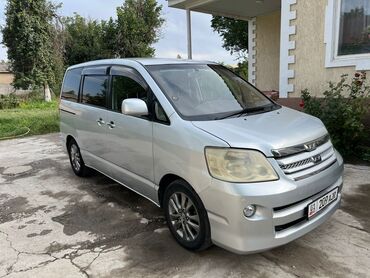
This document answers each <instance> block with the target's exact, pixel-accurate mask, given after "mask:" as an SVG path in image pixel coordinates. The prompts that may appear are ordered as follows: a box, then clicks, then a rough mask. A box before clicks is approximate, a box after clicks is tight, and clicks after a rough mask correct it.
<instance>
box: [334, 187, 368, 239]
mask: <svg viewBox="0 0 370 278" xmlns="http://www.w3.org/2000/svg"><path fill="white" fill-rule="evenodd" d="M355 192H356V193H355V194H353V195H348V194H347V195H345V196H344V198H343V202H342V206H341V208H342V210H344V211H345V212H347V213H349V214H351V215H352V216H354V217H355V218H356V219H357V220H358V221H359V222H360V223H361V225H362V226H363V228H364V230H365V231H366V232H367V233H370V184H362V185H359V186H358V187H357V190H356V191H355Z"/></svg>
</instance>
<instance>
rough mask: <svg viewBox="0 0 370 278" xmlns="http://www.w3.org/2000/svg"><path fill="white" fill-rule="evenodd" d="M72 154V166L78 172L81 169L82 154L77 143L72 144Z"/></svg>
mask: <svg viewBox="0 0 370 278" xmlns="http://www.w3.org/2000/svg"><path fill="white" fill-rule="evenodd" d="M70 154H71V162H72V166H73V168H74V169H75V170H76V171H77V172H79V171H80V169H81V155H80V151H79V150H78V147H77V146H76V145H75V144H72V146H71V150H70Z"/></svg>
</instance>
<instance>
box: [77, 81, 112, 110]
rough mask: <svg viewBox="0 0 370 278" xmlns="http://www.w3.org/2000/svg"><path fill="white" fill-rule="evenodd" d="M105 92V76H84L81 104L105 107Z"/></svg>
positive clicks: (106, 85)
mask: <svg viewBox="0 0 370 278" xmlns="http://www.w3.org/2000/svg"><path fill="white" fill-rule="evenodd" d="M107 92H108V77H107V76H97V75H92V76H85V79H84V85H83V90H82V103H87V104H91V105H95V106H99V107H106V97H107Z"/></svg>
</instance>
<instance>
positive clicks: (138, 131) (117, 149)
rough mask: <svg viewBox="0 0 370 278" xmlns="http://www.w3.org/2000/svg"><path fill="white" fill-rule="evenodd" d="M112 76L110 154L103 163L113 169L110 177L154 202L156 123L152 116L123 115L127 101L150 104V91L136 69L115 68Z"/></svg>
mask: <svg viewBox="0 0 370 278" xmlns="http://www.w3.org/2000/svg"><path fill="white" fill-rule="evenodd" d="M110 73H111V84H112V85H111V98H110V100H111V103H110V104H111V107H110V112H108V117H107V126H108V128H107V137H108V140H109V143H108V144H109V150H108V151H107V152H105V153H104V159H105V160H107V161H109V162H110V163H111V164H112V165H111V176H112V177H113V178H114V179H116V180H118V181H120V182H122V183H124V184H125V185H126V186H128V187H130V188H132V189H133V190H135V191H137V192H139V193H141V194H143V195H145V196H147V197H149V198H152V199H153V197H154V195H155V185H154V183H153V181H154V171H153V169H154V167H153V142H152V139H153V123H152V121H151V119H150V116H142V117H135V116H128V115H124V114H122V113H121V104H122V101H123V100H124V99H127V98H139V99H142V100H144V101H145V102H147V103H149V98H150V94H151V92H150V90H149V87H148V85H147V84H146V82H145V81H144V79H143V78H142V77H141V75H140V74H139V73H138V72H137V71H136V70H134V69H132V68H128V67H123V66H114V67H112V68H111V70H110Z"/></svg>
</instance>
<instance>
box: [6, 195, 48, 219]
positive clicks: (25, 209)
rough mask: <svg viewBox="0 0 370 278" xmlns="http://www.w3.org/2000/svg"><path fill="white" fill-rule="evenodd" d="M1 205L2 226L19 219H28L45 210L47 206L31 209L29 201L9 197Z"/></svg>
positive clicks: (22, 198)
mask: <svg viewBox="0 0 370 278" xmlns="http://www.w3.org/2000/svg"><path fill="white" fill-rule="evenodd" d="M0 199H1V198H0ZM3 200H4V199H3ZM0 205H1V209H0V224H2V223H6V222H10V221H13V220H14V219H18V218H26V217H28V216H30V215H32V214H34V213H35V212H36V211H38V210H43V209H45V206H39V207H29V206H28V201H27V199H26V198H25V197H15V198H12V197H10V196H8V197H7V200H6V201H2V202H1V204H0Z"/></svg>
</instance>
